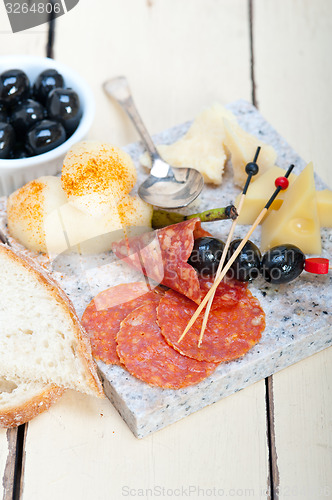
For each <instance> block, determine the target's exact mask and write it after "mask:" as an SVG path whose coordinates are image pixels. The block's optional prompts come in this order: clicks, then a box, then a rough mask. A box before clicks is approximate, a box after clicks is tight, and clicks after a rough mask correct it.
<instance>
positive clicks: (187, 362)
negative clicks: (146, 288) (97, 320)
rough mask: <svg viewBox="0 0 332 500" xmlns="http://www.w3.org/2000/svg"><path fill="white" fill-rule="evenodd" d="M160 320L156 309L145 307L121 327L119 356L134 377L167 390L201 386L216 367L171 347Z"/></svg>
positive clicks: (148, 304) (131, 315)
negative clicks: (184, 354)
mask: <svg viewBox="0 0 332 500" xmlns="http://www.w3.org/2000/svg"><path fill="white" fill-rule="evenodd" d="M184 299H185V298H184ZM185 300H188V299H185ZM156 319H157V313H156V305H155V304H154V303H145V304H144V305H143V306H141V307H138V308H137V309H135V310H134V311H132V312H131V313H130V314H129V315H128V316H127V317H126V318H125V319H124V320H123V321H122V323H121V328H120V330H119V333H118V335H117V339H116V340H117V344H118V347H117V352H118V355H119V358H120V360H121V362H122V363H123V364H124V365H125V367H126V368H127V370H128V371H129V372H130V373H131V374H132V375H134V376H135V377H137V378H139V379H141V380H143V381H144V382H147V383H148V384H151V385H155V386H158V387H162V388H164V389H181V388H182V387H187V386H189V385H194V384H197V383H198V382H200V381H201V380H203V379H205V378H206V377H207V376H208V375H210V374H211V373H212V372H213V371H214V370H215V369H216V367H217V365H216V363H206V362H204V361H196V360H194V359H191V358H189V357H187V356H182V354H180V353H178V352H177V351H176V350H175V349H173V348H172V347H171V346H170V345H168V343H167V342H166V341H165V339H164V337H163V336H162V335H161V332H160V328H159V326H158V325H157V323H156Z"/></svg>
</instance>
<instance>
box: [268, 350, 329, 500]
mask: <svg viewBox="0 0 332 500" xmlns="http://www.w3.org/2000/svg"><path fill="white" fill-rule="evenodd" d="M273 378H274V384H273V385H274V406H275V432H276V446H277V454H278V468H279V474H280V486H279V498H280V500H283V499H287V498H293V497H294V498H301V499H303V500H312V499H313V498H314V499H317V500H318V499H320V498H327V497H330V496H331V495H332V465H331V449H332V433H331V422H332V392H331V380H332V348H330V349H326V350H325V351H322V352H320V353H318V354H315V355H314V356H312V357H310V358H308V359H306V360H304V361H301V362H300V363H297V364H295V365H293V366H292V367H290V368H288V369H287V370H283V371H281V372H280V373H278V374H276V375H274V377H273Z"/></svg>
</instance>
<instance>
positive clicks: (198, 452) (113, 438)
mask: <svg viewBox="0 0 332 500" xmlns="http://www.w3.org/2000/svg"><path fill="white" fill-rule="evenodd" d="M264 414H265V402H264V383H258V384H254V385H252V386H251V387H250V388H248V389H246V390H243V391H241V392H239V393H238V394H235V395H233V396H230V397H229V398H226V399H225V400H222V401H220V402H218V403H216V404H215V405H213V406H212V407H210V408H209V409H205V410H203V411H200V412H197V413H195V414H192V415H191V416H190V417H187V418H186V419H184V420H181V421H180V422H178V423H177V424H174V425H172V426H170V427H168V428H167V429H163V430H161V431H159V432H157V433H155V434H153V435H151V436H149V437H147V438H145V439H143V440H138V439H136V438H135V437H134V436H133V435H132V434H131V432H130V431H129V429H128V427H127V426H126V424H125V423H124V422H123V421H122V419H121V418H120V416H119V415H118V414H117V413H116V411H115V410H114V408H113V407H112V406H111V405H110V404H109V402H108V401H98V400H96V399H93V398H89V397H86V396H81V395H78V394H76V393H74V392H68V393H67V394H66V395H65V396H64V397H63V398H62V399H61V400H60V401H59V402H58V403H57V404H56V405H55V406H53V407H52V408H51V409H50V410H49V412H48V413H45V414H43V415H40V416H39V417H37V418H36V419H35V420H33V421H32V422H30V424H29V431H28V436H27V444H26V466H25V484H24V491H23V499H24V500H30V499H31V500H32V499H33V500H35V498H37V497H39V498H44V497H45V495H46V494H47V498H48V499H49V500H53V499H54V500H57V499H58V498H65V499H69V498H95V499H100V500H101V499H104V498H122V496H129V493H128V492H129V491H130V490H131V494H130V496H134V493H135V492H136V496H144V498H150V497H152V495H151V493H150V496H148V494H147V493H146V492H145V491H146V490H149V489H152V490H153V491H155V492H157V491H158V490H160V491H161V490H162V489H164V491H165V492H167V491H168V493H167V496H170V497H172V496H171V495H170V492H173V496H174V497H175V496H179V494H178V493H177V491H179V490H180V491H181V490H182V488H183V490H184V491H188V489H189V487H194V488H196V491H195V493H197V492H198V488H200V491H201V494H200V496H202V495H203V493H202V492H203V491H205V496H211V493H210V495H209V491H208V490H213V489H215V491H218V490H219V492H220V495H219V496H221V490H223V491H224V494H225V496H226V495H227V496H231V495H232V492H233V496H235V493H234V492H237V495H238V496H245V495H247V496H251V497H252V498H257V499H259V498H265V497H266V495H265V491H266V487H267V452H266V443H265V436H264V433H265V430H264V425H263V423H264ZM139 490H141V491H144V492H145V494H144V495H142V493H139ZM155 494H157V493H155ZM160 496H161V495H160ZM164 496H166V493H165V495H164ZM184 496H185V493H182V497H184ZM191 496H192V497H193V498H198V495H195V494H194V492H193V491H192V493H191ZM45 498H46V497H45ZM180 498H181V496H180Z"/></svg>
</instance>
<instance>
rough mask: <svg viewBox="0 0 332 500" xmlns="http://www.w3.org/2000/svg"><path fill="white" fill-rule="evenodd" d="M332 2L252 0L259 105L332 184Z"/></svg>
mask: <svg viewBox="0 0 332 500" xmlns="http://www.w3.org/2000/svg"><path fill="white" fill-rule="evenodd" d="M331 33H332V2H330V1H329V0H315V1H314V2H312V1H311V0H288V1H287V2H278V1H276V0H255V1H254V52H255V76H256V84H257V88H256V91H257V100H258V105H259V108H260V110H261V111H262V113H263V114H264V116H265V117H266V118H267V119H268V120H269V121H270V122H271V123H272V124H273V125H274V127H275V128H276V129H277V130H278V131H279V132H280V133H281V134H282V135H283V136H284V137H285V138H286V139H287V141H288V142H289V143H290V144H291V145H292V146H293V147H294V149H295V150H296V151H297V152H298V153H299V154H300V156H302V158H304V159H305V160H306V161H308V162H309V161H313V162H314V167H315V171H316V172H317V173H318V174H319V175H320V176H321V177H322V178H323V179H324V180H325V182H326V183H328V184H329V186H330V187H331V188H332V169H331V134H332V121H331V116H332V99H331V81H332V63H331V46H332V37H331Z"/></svg>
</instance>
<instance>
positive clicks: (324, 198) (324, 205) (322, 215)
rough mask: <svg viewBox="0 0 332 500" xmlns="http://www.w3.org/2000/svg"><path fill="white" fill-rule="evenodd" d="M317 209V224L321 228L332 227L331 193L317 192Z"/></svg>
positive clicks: (324, 190) (327, 190)
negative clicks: (318, 223)
mask: <svg viewBox="0 0 332 500" xmlns="http://www.w3.org/2000/svg"><path fill="white" fill-rule="evenodd" d="M316 194H317V208H318V217H319V222H320V225H321V226H322V227H332V191H331V190H330V189H323V191H317V192H316Z"/></svg>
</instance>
